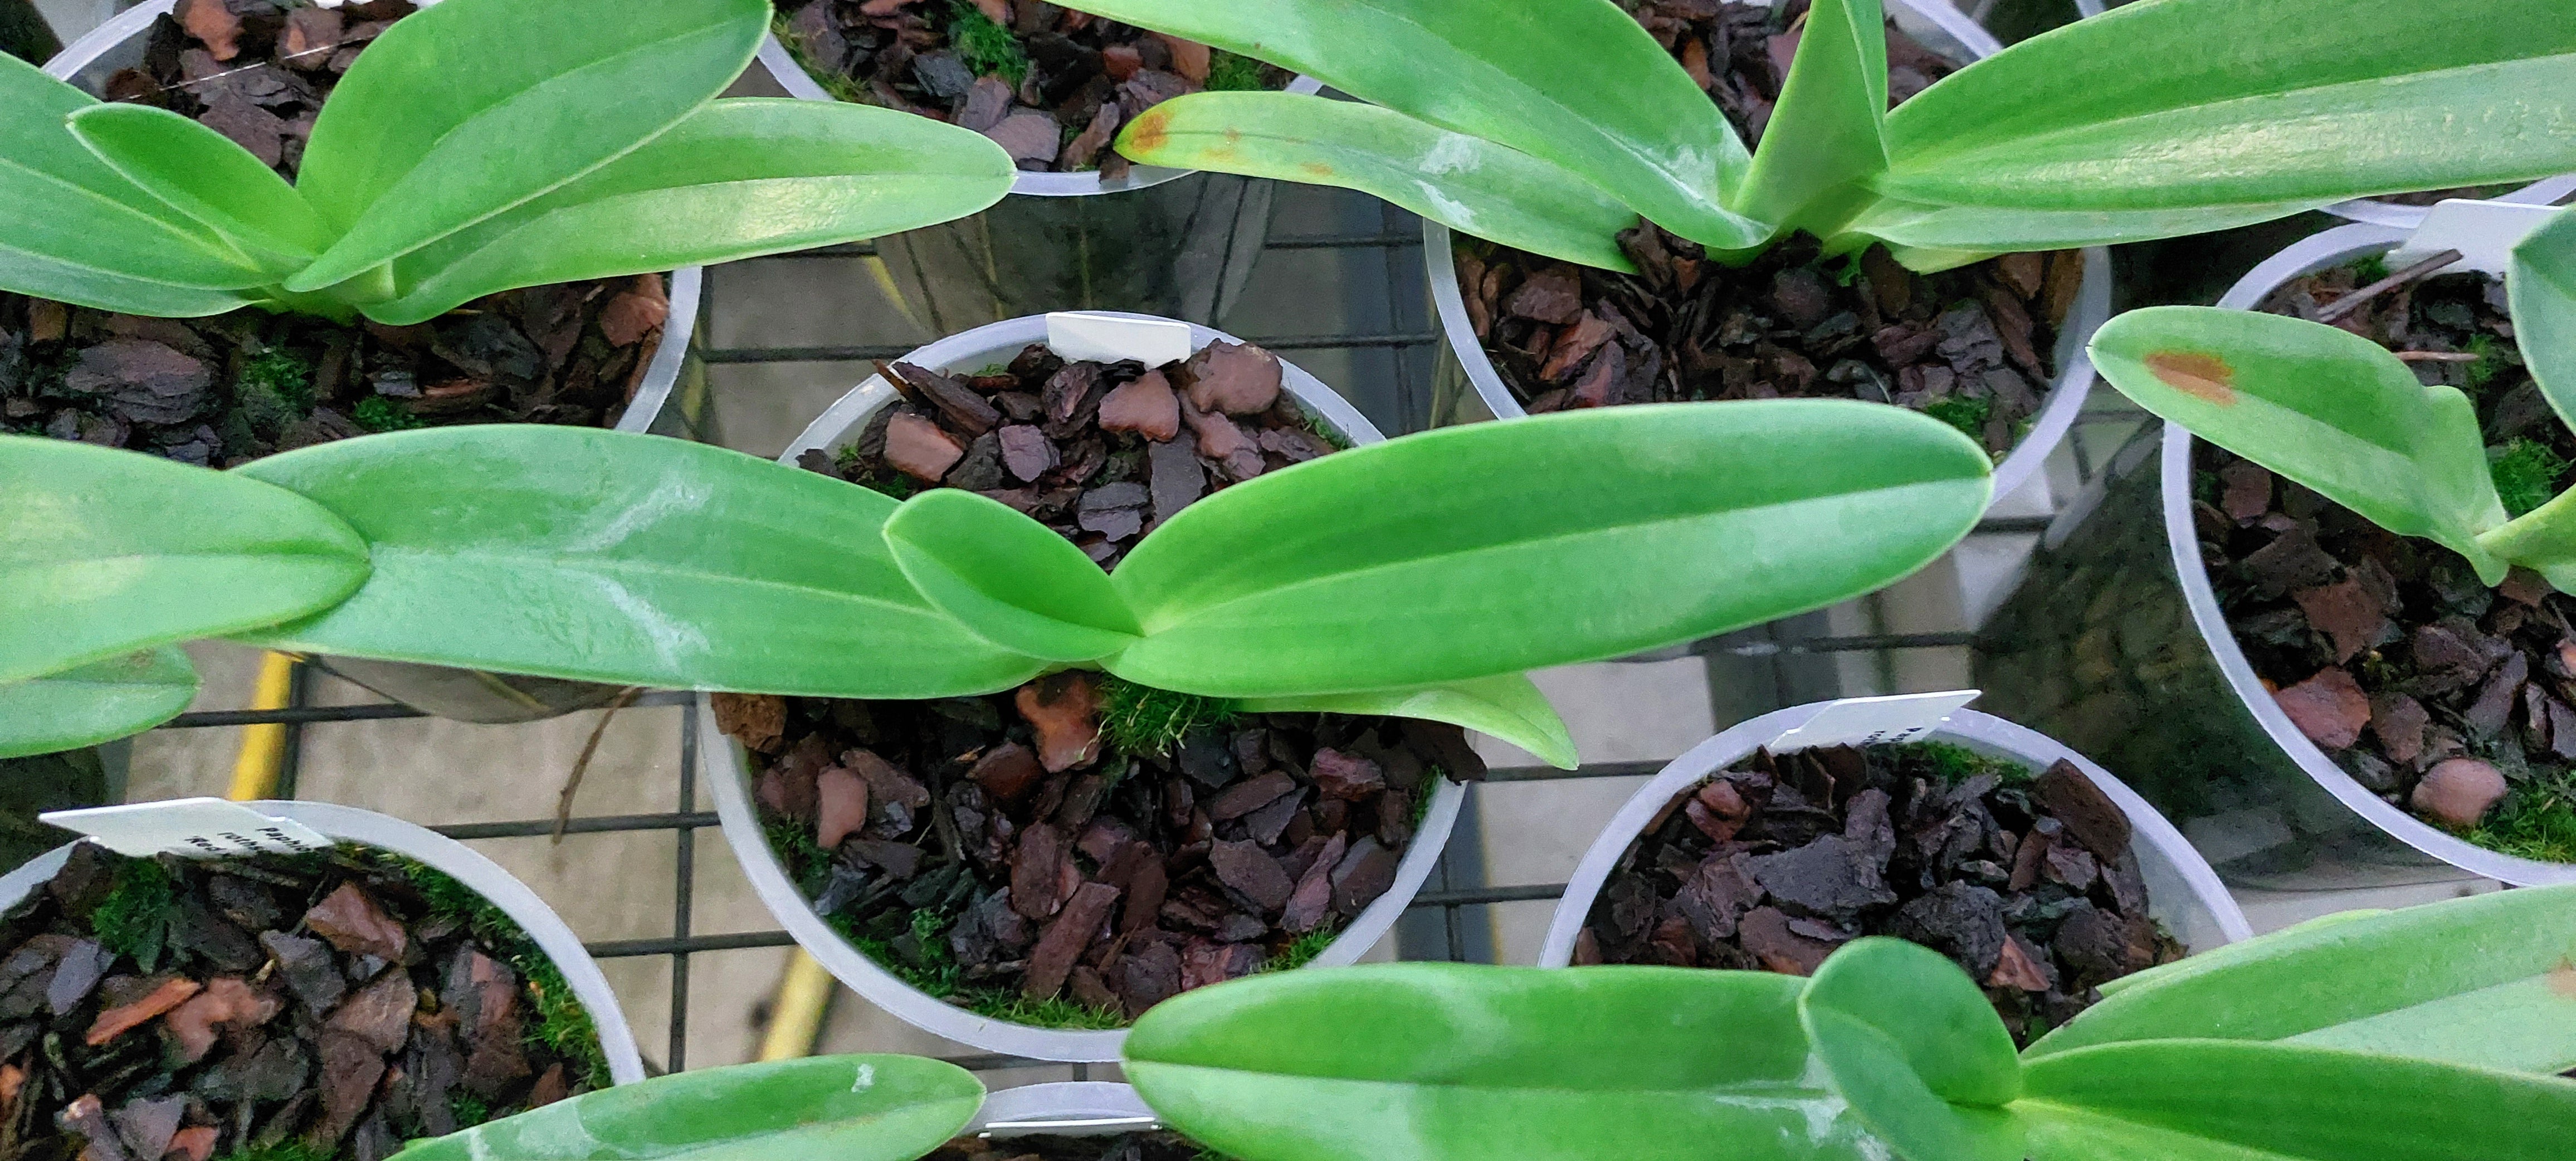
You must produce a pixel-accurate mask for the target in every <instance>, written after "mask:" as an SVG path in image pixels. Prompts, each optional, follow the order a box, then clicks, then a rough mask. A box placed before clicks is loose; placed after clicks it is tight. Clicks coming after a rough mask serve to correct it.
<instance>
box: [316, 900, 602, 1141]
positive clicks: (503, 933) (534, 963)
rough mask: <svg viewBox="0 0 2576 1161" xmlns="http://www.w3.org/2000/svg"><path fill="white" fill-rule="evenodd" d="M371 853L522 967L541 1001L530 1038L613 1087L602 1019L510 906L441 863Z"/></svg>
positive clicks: (593, 1082)
mask: <svg viewBox="0 0 2576 1161" xmlns="http://www.w3.org/2000/svg"><path fill="white" fill-rule="evenodd" d="M366 856H367V857H369V858H372V859H375V860H377V861H378V863H379V865H382V866H386V867H390V868H392V869H394V870H397V871H399V872H401V874H402V875H403V877H404V878H406V879H408V880H410V881H411V884H412V887H413V888H414V889H415V890H418V891H419V892H420V894H421V898H422V899H423V900H424V901H426V902H427V903H428V904H429V910H430V916H431V917H432V918H443V919H453V920H455V921H458V922H460V923H463V924H464V925H465V927H466V929H467V930H469V931H471V932H473V933H474V938H475V940H476V941H477V942H480V943H481V944H482V945H483V946H484V947H486V948H488V949H490V950H491V951H494V952H498V953H500V955H501V958H502V959H503V960H505V961H507V962H508V963H509V965H510V966H511V967H512V968H513V969H515V970H517V971H518V973H519V978H520V979H521V980H523V981H525V982H526V984H527V988H528V994H529V995H530V996H531V997H533V998H534V999H535V1001H536V1018H535V1019H533V1020H530V1021H529V1022H528V1025H527V1028H526V1031H525V1036H524V1039H525V1040H526V1041H527V1043H529V1044H531V1045H537V1046H541V1047H543V1048H545V1049H546V1050H547V1051H549V1052H551V1053H553V1054H554V1055H555V1056H557V1057H559V1058H561V1059H562V1060H563V1061H564V1062H565V1063H566V1064H568V1065H570V1066H571V1068H572V1070H573V1071H574V1072H575V1073H576V1074H577V1075H576V1079H582V1080H586V1081H588V1083H589V1084H590V1086H591V1087H592V1088H606V1087H608V1084H609V1080H610V1077H609V1075H608V1054H607V1052H606V1051H604V1050H603V1049H601V1048H600V1046H599V1025H598V1024H597V1023H595V1022H593V1021H592V1020H591V1018H590V1013H589V1012H588V1011H587V1010H585V1009H584V1008H583V1007H582V1006H581V1000H580V999H579V998H578V997H576V996H575V995H573V990H572V984H571V983H570V982H569V981H567V980H565V979H564V976H563V971H562V969H560V968H557V967H556V966H555V962H554V960H552V959H550V958H548V957H547V956H546V953H545V952H544V951H543V950H542V949H540V948H538V947H537V944H536V941H535V940H533V939H530V938H528V933H527V932H525V931H522V930H520V929H519V925H518V924H517V923H515V922H512V921H511V919H510V916H509V914H508V913H507V912H504V911H502V910H501V909H500V908H499V907H497V906H495V905H494V904H493V903H492V901H491V900H489V899H486V898H484V897H483V896H482V895H480V894H478V893H476V892H475V890H474V889H473V888H471V887H468V886H466V885H465V884H463V883H461V882H458V881H457V880H456V878H455V877H454V876H451V875H449V874H447V873H446V872H444V871H441V870H439V869H438V868H436V867H432V866H429V865H427V864H424V863H419V862H415V861H413V860H411V859H406V858H403V857H402V856H400V855H392V854H385V853H382V852H375V851H370V852H366ZM478 1123H479V1122H478Z"/></svg>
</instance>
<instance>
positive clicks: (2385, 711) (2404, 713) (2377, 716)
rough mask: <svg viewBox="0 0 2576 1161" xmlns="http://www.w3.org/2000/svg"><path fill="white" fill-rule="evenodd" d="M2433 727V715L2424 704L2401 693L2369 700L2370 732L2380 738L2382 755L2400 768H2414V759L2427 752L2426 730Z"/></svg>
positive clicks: (2384, 694)
mask: <svg viewBox="0 0 2576 1161" xmlns="http://www.w3.org/2000/svg"><path fill="white" fill-rule="evenodd" d="M2431 724H2433V715H2431V714H2430V713H2427V712H2425V709H2424V705H2423V703H2422V702H2419V701H2416V700H2415V699H2414V698H2411V697H2408V696H2406V695H2405V694H2402V693H2383V694H2381V695H2379V696H2378V697H2374V698H2372V699H2370V732H2371V733H2373V734H2377V735H2378V736H2379V749H2380V752H2382V753H2384V754H2386V755H2387V756H2388V760H2389V761H2391V762H2395V763H2397V764H2398V765H2400V766H2411V765H2413V764H2414V763H2415V756H2416V755H2418V754H2421V753H2423V752H2424V728H2425V727H2426V726H2429V725H2431Z"/></svg>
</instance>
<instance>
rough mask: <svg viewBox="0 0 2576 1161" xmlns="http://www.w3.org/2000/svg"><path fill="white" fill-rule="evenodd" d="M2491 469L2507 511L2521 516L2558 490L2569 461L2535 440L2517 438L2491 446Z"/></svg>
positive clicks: (2489, 464)
mask: <svg viewBox="0 0 2576 1161" xmlns="http://www.w3.org/2000/svg"><path fill="white" fill-rule="evenodd" d="M2487 471H2488V473H2489V474H2491V475H2493V476H2494V477H2495V489H2496V497H2497V498H2498V499H2501V500H2503V501H2504V510H2505V512H2506V514H2508V515H2513V516H2520V515H2522V514H2523V513H2526V512H2529V511H2531V510H2532V509H2534V508H2537V507H2540V506H2541V505H2543V504H2546V503H2548V502H2549V498H2550V497H2552V496H2555V495H2557V494H2558V477H2560V476H2562V475H2564V474H2566V472H2567V461H2566V460H2563V459H2560V458H2558V453H2556V452H2553V451H2551V450H2549V449H2548V448H2547V447H2546V446H2544V445H2542V444H2540V443H2538V442H2537V441H2534V440H2528V439H2517V440H2515V441H2513V442H2512V443H2509V444H2505V445H2504V446H2502V447H2491V448H2488V449H2487Z"/></svg>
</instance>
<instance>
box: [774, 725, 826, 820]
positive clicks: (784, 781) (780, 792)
mask: <svg viewBox="0 0 2576 1161" xmlns="http://www.w3.org/2000/svg"><path fill="white" fill-rule="evenodd" d="M831 764H832V744H831V743H830V742H828V741H826V740H825V739H824V737H823V735H821V734H807V735H805V736H804V737H803V738H801V739H799V740H798V741H797V743H796V745H795V746H794V747H793V748H791V749H789V750H788V751H787V756H786V757H784V758H781V759H779V761H778V763H777V764H776V765H773V766H771V767H770V768H769V769H768V771H766V772H765V773H763V774H762V775H761V776H760V791H759V793H760V804H761V805H763V806H766V807H768V808H769V809H770V810H771V811H772V812H773V813H777V814H783V815H786V816H787V817H789V818H797V819H804V818H812V817H813V816H814V779H815V777H816V776H817V775H819V774H821V773H822V771H823V767H825V766H829V765H831Z"/></svg>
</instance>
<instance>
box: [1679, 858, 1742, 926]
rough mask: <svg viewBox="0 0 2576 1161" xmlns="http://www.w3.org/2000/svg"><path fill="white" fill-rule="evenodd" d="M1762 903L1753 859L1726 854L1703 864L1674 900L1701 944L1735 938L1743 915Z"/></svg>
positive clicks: (1687, 880) (1703, 861)
mask: <svg viewBox="0 0 2576 1161" xmlns="http://www.w3.org/2000/svg"><path fill="white" fill-rule="evenodd" d="M1761 901H1762V887H1761V885H1760V884H1758V883H1756V882H1754V880H1753V868H1752V859H1751V857H1750V856H1748V855H1745V854H1744V853H1743V852H1741V851H1727V852H1720V853H1716V854H1711V855H1710V856H1708V857H1707V858H1705V859H1702V860H1700V864H1699V866H1698V867H1697V868H1696V869H1694V870H1693V871H1692V872H1691V876H1690V878H1688V879H1685V880H1683V881H1682V885H1681V890H1680V891H1679V892H1678V893H1676V894H1675V895H1674V896H1673V909H1674V910H1676V911H1679V912H1681V917H1682V918H1683V919H1685V920H1687V921H1688V922H1689V923H1690V927H1691V930H1692V932H1693V933H1694V934H1696V935H1697V936H1698V937H1699V938H1700V939H1701V940H1703V941H1707V942H1711V943H1714V942H1716V941H1718V940H1721V939H1729V938H1733V937H1734V935H1735V933H1736V929H1737V927H1738V926H1739V925H1740V924H1741V922H1742V920H1743V918H1744V913H1745V912H1747V911H1750V910H1752V909H1753V905H1754V904H1756V903H1760V902H1761Z"/></svg>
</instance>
